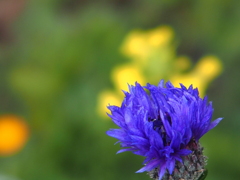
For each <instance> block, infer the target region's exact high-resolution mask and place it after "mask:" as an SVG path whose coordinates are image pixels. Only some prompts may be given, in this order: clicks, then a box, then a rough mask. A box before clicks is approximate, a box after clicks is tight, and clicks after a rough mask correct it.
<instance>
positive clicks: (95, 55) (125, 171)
mask: <svg viewBox="0 0 240 180" xmlns="http://www.w3.org/2000/svg"><path fill="white" fill-rule="evenodd" d="M4 2H5V4H4ZM6 2H7V3H6ZM16 2H18V3H16ZM1 3H2V4H0V5H1V8H0V70H1V71H0V77H1V83H0V97H1V102H0V112H1V114H9V113H10V114H16V115H20V116H22V117H24V119H25V122H26V123H27V124H28V127H29V128H30V137H29V140H28V143H27V144H26V146H25V147H24V148H23V149H22V150H21V151H19V152H18V153H17V154H13V155H12V156H6V157H4V156H3V157H1V158H0V161H1V163H0V179H4V178H5V176H6V178H5V179H9V180H13V179H19V180H33V179H34V180H42V179H44V180H52V179H58V180H67V179H72V180H74V179H78V180H85V179H97V180H108V179H109V180H110V179H116V180H120V179H129V180H130V179H131V180H135V179H136V180H137V179H138V180H139V179H148V177H147V175H146V174H135V173H134V172H135V171H136V170H138V169H139V168H140V167H141V166H142V165H141V162H142V160H143V158H142V157H138V156H134V155H132V154H131V153H123V154H119V155H117V156H116V155H115V152H116V151H117V150H118V149H119V147H118V146H117V145H116V146H113V144H114V142H115V140H114V139H113V138H110V137H107V136H106V135H105V131H106V130H108V129H109V128H110V127H113V126H114V125H113V123H112V122H111V121H104V120H103V119H104V118H102V117H100V116H99V115H98V114H97V113H96V108H97V101H98V95H99V94H100V93H101V92H103V91H104V90H105V89H114V88H115V84H114V83H115V82H114V81H112V77H111V76H110V75H111V73H112V70H113V69H114V68H116V67H118V66H119V65H124V64H127V63H129V58H130V57H128V56H126V54H125V55H124V54H123V51H121V50H119V48H120V47H121V45H122V43H123V41H124V39H125V38H126V37H127V35H128V34H129V32H132V30H134V29H142V30H151V29H154V28H156V27H159V26H162V25H167V26H168V27H171V28H172V29H173V30H174V32H175V39H176V41H175V42H174V44H173V45H174V47H175V49H174V53H175V54H176V55H177V56H179V57H187V59H188V60H189V61H190V60H191V61H190V62H191V64H192V66H191V67H198V65H199V63H200V62H202V61H203V59H204V56H205V55H207V54H213V55H215V56H217V57H218V58H219V59H220V60H221V61H222V64H223V69H224V71H223V73H222V74H221V75H220V76H218V77H217V78H216V79H215V80H214V81H212V83H210V84H209V86H208V89H207V91H206V94H208V96H209V99H210V100H212V101H213V105H214V107H215V114H214V117H221V116H223V117H224V120H223V121H222V122H221V123H220V125H219V126H218V127H217V128H216V129H214V130H212V131H211V132H210V133H208V134H207V135H206V136H205V137H204V138H203V139H202V141H201V142H202V144H203V145H204V146H205V152H206V155H207V156H208V157H209V164H208V167H207V168H208V170H209V174H208V178H209V179H212V180H225V179H238V177H239V176H240V174H239V171H238V170H239V168H240V166H239V163H238V162H239V161H240V157H239V155H238V152H239V151H240V143H239V141H238V139H239V136H240V134H239V126H240V121H239V120H238V119H239V118H240V111H239V107H240V104H239V102H240V99H239V97H240V96H238V95H237V94H238V92H239V90H240V84H239V83H238V76H239V70H238V68H239V65H240V62H239V61H238V58H239V57H240V52H239V46H240V36H239V32H240V24H239V23H238V21H239V18H240V11H239V5H240V1H237V0H221V1H218V0H202V1H192V0H182V1H179V0H162V1H155V0H138V1H135V0H98V1H97V0H90V1H86V0H70V1H66V0H61V1H56V0H48V1H47V0H41V1H40V0H29V1H26V0H25V1H24V0H21V1H20V0H19V1H17V0H11V1H10V0H2V1H1ZM16 4H17V5H18V6H17V5H16ZM2 7H6V8H2ZM3 9H8V11H3ZM4 12H5V13H4ZM207 57H209V56H207ZM210 57H213V56H210ZM199 59H201V60H199ZM184 61H185V60H184ZM208 67H209V66H208ZM193 69H194V68H191V69H190V72H191V70H193ZM149 70H150V69H149ZM150 72H157V73H161V71H150ZM210 72H211V69H210ZM146 73H147V72H146ZM144 77H145V76H144ZM146 77H147V76H146ZM154 77H155V76H154ZM160 78H161V77H160ZM146 81H147V79H146ZM119 91H120V90H119ZM109 103H110V102H109ZM2 177H3V178H2Z"/></svg>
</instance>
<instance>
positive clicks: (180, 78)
mask: <svg viewBox="0 0 240 180" xmlns="http://www.w3.org/2000/svg"><path fill="white" fill-rule="evenodd" d="M221 72H222V64H221V62H220V60H219V59H218V58H217V57H215V56H205V57H203V58H202V59H200V60H199V62H198V63H197V64H196V66H195V67H194V69H193V70H192V71H190V72H189V73H187V74H180V73H179V74H175V75H173V76H172V77H170V80H171V82H172V83H173V84H174V85H175V86H179V83H182V84H184V85H185V86H187V87H188V86H190V85H191V84H192V85H193V87H197V88H198V89H199V93H200V95H201V96H204V93H205V90H206V88H207V85H208V84H209V83H210V82H211V81H212V80H213V79H214V78H216V77H217V76H218V75H219V74H220V73H221Z"/></svg>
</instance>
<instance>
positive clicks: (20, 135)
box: [0, 115, 29, 156]
mask: <svg viewBox="0 0 240 180" xmlns="http://www.w3.org/2000/svg"><path fill="white" fill-rule="evenodd" d="M28 136H29V130H28V127H27V124H26V123H25V122H24V121H23V119H22V118H20V117H18V116H15V115H3V116H0V155H1V156H7V155H12V154H14V153H16V152H18V151H20V150H21V149H22V148H23V146H24V145H25V144H26V141H27V139H28Z"/></svg>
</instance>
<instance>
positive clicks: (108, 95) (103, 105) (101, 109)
mask: <svg viewBox="0 0 240 180" xmlns="http://www.w3.org/2000/svg"><path fill="white" fill-rule="evenodd" d="M108 104H110V105H116V106H120V105H121V96H120V95H118V94H117V93H115V92H113V91H111V90H104V91H102V92H101V93H100V94H99V95H98V105H97V112H98V114H99V115H100V116H102V117H103V118H104V117H106V112H107V113H110V111H109V110H108V109H107V105H108Z"/></svg>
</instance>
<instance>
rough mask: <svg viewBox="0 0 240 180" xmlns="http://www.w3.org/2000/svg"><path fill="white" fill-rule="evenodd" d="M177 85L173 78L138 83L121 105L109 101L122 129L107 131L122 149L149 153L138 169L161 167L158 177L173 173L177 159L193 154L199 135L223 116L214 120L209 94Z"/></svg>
mask: <svg viewBox="0 0 240 180" xmlns="http://www.w3.org/2000/svg"><path fill="white" fill-rule="evenodd" d="M180 85H181V87H180V88H178V87H174V86H173V85H172V84H171V83H170V82H167V83H166V84H165V85H164V81H163V80H161V81H160V83H159V84H158V86H154V85H151V84H147V85H146V86H145V87H142V86H141V85H140V84H138V83H135V86H132V85H131V86H129V92H125V91H124V94H125V98H124V100H123V102H122V105H121V106H120V107H118V106H113V105H110V106H108V109H109V110H110V111H111V114H109V116H110V117H111V118H112V120H113V122H114V123H115V124H116V125H117V126H119V127H120V129H110V130H109V131H107V135H109V136H111V137H114V138H116V139H118V140H119V141H118V142H119V143H121V147H122V149H121V150H119V151H118V153H121V152H125V151H132V152H133V153H134V154H137V155H141V156H144V157H146V158H145V160H144V162H143V164H145V166H144V167H143V168H141V169H140V170H138V171H137V172H144V171H148V172H149V171H152V170H154V169H155V170H156V169H157V171H158V177H159V180H161V179H162V177H163V176H164V174H165V172H168V173H169V174H170V175H171V174H172V173H173V172H174V170H175V168H176V162H177V161H178V162H180V163H182V162H183V157H184V156H188V155H189V154H191V153H192V152H193V151H194V150H195V149H194V147H195V146H194V145H193V144H197V143H198V141H199V139H200V138H201V137H202V136H203V135H204V134H205V133H207V132H208V131H209V130H211V129H212V128H214V127H215V126H216V125H217V124H218V123H219V122H220V121H221V120H222V118H218V119H216V120H215V121H213V122H211V118H212V114H213V107H212V103H211V102H210V103H208V100H207V97H204V98H203V99H202V98H200V97H199V93H198V89H197V88H195V89H194V88H193V87H192V86H190V87H189V88H186V87H185V86H184V85H182V84H180Z"/></svg>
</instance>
